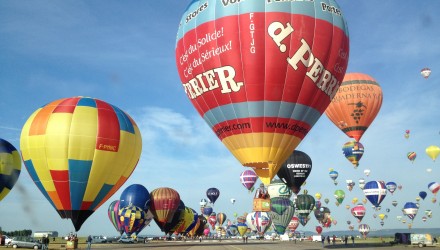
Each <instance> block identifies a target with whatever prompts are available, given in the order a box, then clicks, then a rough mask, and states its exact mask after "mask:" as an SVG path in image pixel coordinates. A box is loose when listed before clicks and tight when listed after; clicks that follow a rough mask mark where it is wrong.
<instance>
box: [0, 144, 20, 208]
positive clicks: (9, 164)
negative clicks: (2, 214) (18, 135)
mask: <svg viewBox="0 0 440 250" xmlns="http://www.w3.org/2000/svg"><path fill="white" fill-rule="evenodd" d="M20 172H21V158H20V154H19V153H18V151H17V149H16V148H15V147H14V146H13V145H12V144H11V143H9V142H8V141H6V140H3V139H1V138H0V201H1V200H3V198H5V196H6V195H7V194H8V193H9V191H11V189H12V188H13V187H14V185H15V183H16V182H17V180H18V177H19V176H20Z"/></svg>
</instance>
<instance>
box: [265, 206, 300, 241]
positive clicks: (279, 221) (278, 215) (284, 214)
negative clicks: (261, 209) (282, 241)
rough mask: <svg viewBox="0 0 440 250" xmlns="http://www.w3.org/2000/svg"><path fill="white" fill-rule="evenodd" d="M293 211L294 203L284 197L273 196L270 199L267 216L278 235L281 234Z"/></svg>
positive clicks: (284, 230)
mask: <svg viewBox="0 0 440 250" xmlns="http://www.w3.org/2000/svg"><path fill="white" fill-rule="evenodd" d="M294 213H295V206H294V203H293V202H292V201H291V200H290V199H289V198H286V197H275V198H271V199H270V211H269V216H270V219H271V220H272V226H273V228H274V230H275V232H276V233H277V234H278V235H283V234H284V233H285V232H286V228H287V226H288V225H289V223H290V221H291V220H292V217H293V215H294Z"/></svg>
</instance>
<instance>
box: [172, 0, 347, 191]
mask: <svg viewBox="0 0 440 250" xmlns="http://www.w3.org/2000/svg"><path fill="white" fill-rule="evenodd" d="M348 54H349V38H348V29H347V26H346V23H345V20H344V18H343V15H342V12H341V10H340V8H339V6H338V4H337V3H336V2H335V1H334V0H326V1H323V2H318V1H289V2H285V1H217V0H206V1H200V0H194V1H192V2H191V3H190V5H189V6H188V8H187V10H186V12H185V13H184V14H183V17H182V19H181V22H180V26H179V30H178V33H177V41H176V64H177V69H178V72H179V75H180V79H181V82H182V86H183V88H184V90H185V93H186V94H187V96H188V98H189V99H190V101H191V102H192V104H193V106H194V107H195V108H196V109H197V111H198V112H199V114H200V115H201V116H202V117H203V119H204V120H205V121H206V122H207V124H208V125H209V126H210V128H211V129H212V130H213V132H214V133H215V134H216V135H217V137H218V138H219V139H220V140H221V141H222V142H223V144H224V145H225V146H226V147H227V148H228V149H229V151H230V152H231V153H232V154H233V155H234V156H235V157H236V158H237V159H238V160H239V161H240V163H241V164H242V165H243V166H248V167H252V168H253V169H254V170H255V172H256V173H257V175H258V176H259V178H260V179H261V181H262V182H263V183H264V184H266V185H268V184H269V183H270V181H271V179H272V178H273V177H274V176H275V175H276V173H277V172H278V169H279V168H280V167H281V164H283V162H285V161H286V159H287V158H288V157H289V155H290V154H291V153H292V152H293V150H294V149H295V148H296V147H297V145H298V144H299V143H300V142H301V141H302V140H303V139H304V137H305V136H306V135H307V133H308V132H309V131H310V129H311V128H312V127H313V125H314V124H315V123H316V122H317V121H318V119H319V117H320V116H321V115H322V113H323V112H324V111H325V109H326V108H327V106H328V105H329V103H330V101H331V100H332V99H333V97H334V95H335V94H336V92H337V90H338V88H339V86H340V84H341V81H342V79H343V77H344V74H345V71H346V68H347V63H348ZM268 90H270V91H268Z"/></svg>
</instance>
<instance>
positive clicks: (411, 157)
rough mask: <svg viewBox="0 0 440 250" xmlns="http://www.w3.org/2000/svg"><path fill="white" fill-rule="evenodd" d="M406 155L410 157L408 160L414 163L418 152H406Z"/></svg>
mask: <svg viewBox="0 0 440 250" xmlns="http://www.w3.org/2000/svg"><path fill="white" fill-rule="evenodd" d="M406 156H407V157H408V160H410V161H411V163H414V161H415V159H416V157H417V154H416V152H409V153H408V154H406Z"/></svg>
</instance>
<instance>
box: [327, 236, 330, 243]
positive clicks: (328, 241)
mask: <svg viewBox="0 0 440 250" xmlns="http://www.w3.org/2000/svg"><path fill="white" fill-rule="evenodd" d="M327 244H329V245H330V235H327Z"/></svg>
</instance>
